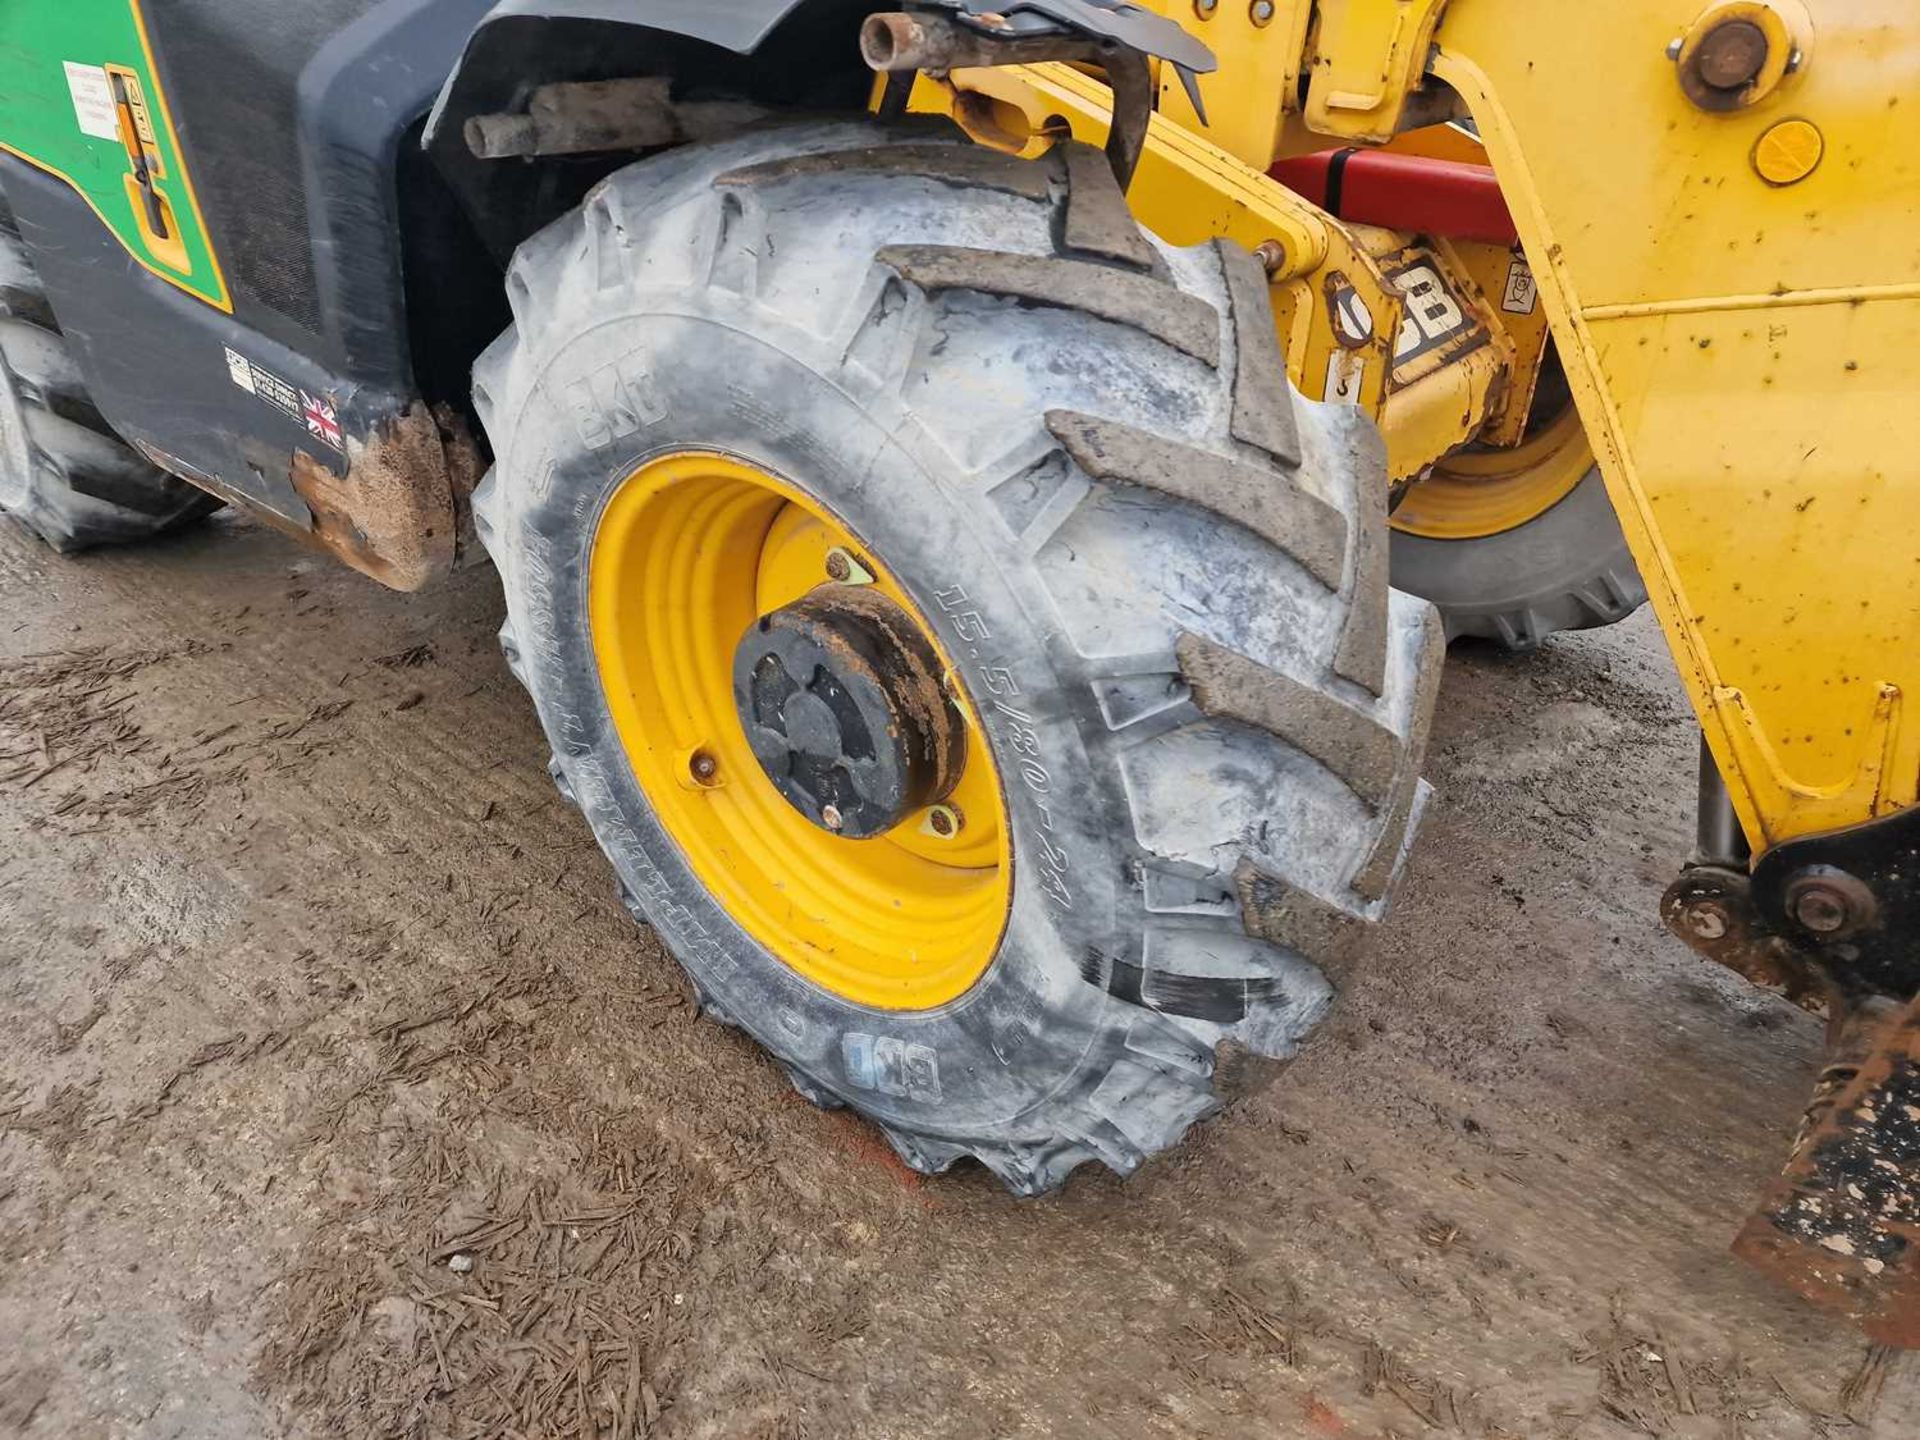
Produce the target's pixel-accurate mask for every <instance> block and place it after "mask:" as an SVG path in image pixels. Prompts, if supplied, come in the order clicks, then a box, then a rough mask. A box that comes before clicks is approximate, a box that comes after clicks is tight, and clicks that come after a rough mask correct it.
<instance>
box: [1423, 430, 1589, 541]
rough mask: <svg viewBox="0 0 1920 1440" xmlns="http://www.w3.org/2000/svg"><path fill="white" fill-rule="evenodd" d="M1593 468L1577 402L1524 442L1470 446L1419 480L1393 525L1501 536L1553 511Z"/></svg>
mask: <svg viewBox="0 0 1920 1440" xmlns="http://www.w3.org/2000/svg"><path fill="white" fill-rule="evenodd" d="M1592 468H1593V451H1592V449H1591V448H1590V447H1589V446H1588V444H1587V436H1586V432H1585V431H1584V430H1582V429H1581V427H1580V415H1579V412H1578V411H1576V410H1575V409H1574V408H1573V407H1572V406H1571V405H1568V406H1567V407H1566V408H1565V409H1563V410H1562V411H1561V412H1560V414H1559V416H1558V417H1557V418H1555V419H1554V420H1553V421H1552V422H1551V423H1550V424H1548V425H1545V426H1542V427H1541V428H1540V429H1539V430H1537V431H1536V432H1535V433H1533V434H1531V435H1529V436H1527V438H1526V439H1524V440H1522V441H1521V442H1520V443H1519V444H1518V445H1515V446H1513V447H1511V448H1509V449H1502V450H1491V449H1488V450H1463V451H1461V452H1459V453H1458V454H1454V455H1449V456H1448V457H1447V458H1446V459H1444V460H1442V461H1441V462H1440V463H1439V464H1438V465H1436V466H1435V467H1434V470H1433V474H1431V475H1429V476H1428V477H1427V478H1426V479H1424V480H1421V481H1418V482H1417V483H1416V484H1415V485H1414V487H1413V488H1412V489H1411V490H1409V491H1408V492H1407V498H1406V499H1404V500H1403V501H1401V502H1400V505H1399V508H1398V509H1396V510H1395V511H1394V512H1393V528H1394V529H1396V530H1399V531H1402V532H1404V533H1406V534H1408V535H1423V536H1425V537H1426V538H1427V539H1429V540H1477V539H1480V538H1481V537H1483V536H1487V535H1499V534H1501V533H1503V532H1505V531H1508V530H1513V529H1516V528H1518V527H1519V526H1521V525H1524V524H1526V523H1527V522H1528V521H1529V520H1532V519H1534V518H1536V517H1537V516H1541V515H1544V514H1546V513H1547V511H1549V510H1551V509H1552V508H1553V507H1554V506H1555V505H1558V504H1559V503H1560V502H1561V501H1562V500H1564V499H1566V498H1567V496H1568V495H1570V494H1572V493H1573V487H1574V486H1576V485H1578V484H1579V483H1580V481H1581V479H1582V477H1584V476H1585V475H1586V473H1587V471H1588V470H1590V469H1592Z"/></svg>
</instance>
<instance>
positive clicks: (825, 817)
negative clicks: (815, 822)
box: [820, 805, 847, 831]
mask: <svg viewBox="0 0 1920 1440" xmlns="http://www.w3.org/2000/svg"><path fill="white" fill-rule="evenodd" d="M820 823H821V824H822V825H824V826H826V827H827V829H829V830H834V831H837V830H839V828H840V827H841V826H842V825H844V824H846V823H847V822H846V817H845V816H843V815H842V814H841V813H840V807H839V806H838V805H823V806H821V807H820Z"/></svg>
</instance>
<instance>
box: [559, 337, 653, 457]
mask: <svg viewBox="0 0 1920 1440" xmlns="http://www.w3.org/2000/svg"><path fill="white" fill-rule="evenodd" d="M565 394H566V397H567V406H568V408H569V409H571V410H572V411H573V419H574V423H575V424H576V425H578V426H579V427H580V439H581V442H582V443H583V444H585V445H587V446H589V447H590V448H592V449H595V450H600V449H604V448H605V447H606V446H608V445H611V444H612V443H613V442H614V441H616V440H620V439H624V438H625V437H626V436H628V435H631V434H633V432H634V431H636V430H638V429H639V428H640V427H641V426H642V425H651V424H653V423H654V422H655V421H656V420H659V419H661V418H662V417H663V416H665V415H666V413H667V407H666V406H664V405H662V404H661V403H660V397H659V395H658V394H656V393H655V391H654V388H653V377H652V376H651V375H649V374H648V373H647V367H646V366H645V365H644V364H642V363H641V360H640V356H639V355H638V354H637V353H635V354H632V355H628V356H627V357H626V358H625V359H622V360H616V361H614V362H613V364H611V365H603V366H601V367H600V368H599V369H598V370H596V371H594V372H593V373H592V374H591V375H589V376H587V377H586V379H584V380H576V381H574V382H573V383H572V384H571V385H569V386H567V388H566V391H565Z"/></svg>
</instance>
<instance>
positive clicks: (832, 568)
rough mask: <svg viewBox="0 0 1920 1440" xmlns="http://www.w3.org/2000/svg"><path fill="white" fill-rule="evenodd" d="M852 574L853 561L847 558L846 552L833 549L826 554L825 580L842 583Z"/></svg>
mask: <svg viewBox="0 0 1920 1440" xmlns="http://www.w3.org/2000/svg"><path fill="white" fill-rule="evenodd" d="M851 574H853V561H852V560H850V559H848V558H847V552H846V551H844V550H839V549H834V550H829V551H828V552H827V578H828V579H829V580H837V581H841V582H844V581H845V580H846V578H847V577H848V576H849V575H851Z"/></svg>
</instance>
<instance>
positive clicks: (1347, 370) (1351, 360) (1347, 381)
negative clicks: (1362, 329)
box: [1320, 350, 1367, 405]
mask: <svg viewBox="0 0 1920 1440" xmlns="http://www.w3.org/2000/svg"><path fill="white" fill-rule="evenodd" d="M1366 378H1367V362H1366V361H1365V360H1364V359H1362V358H1361V357H1360V355H1359V354H1358V353H1357V352H1355V351H1352V350H1335V351H1334V352H1333V353H1332V354H1331V355H1329V356H1327V388H1326V391H1325V392H1324V393H1323V394H1322V395H1321V397H1320V398H1321V399H1322V400H1325V401H1326V402H1327V403H1328V404H1330V405H1358V404H1359V403H1360V386H1361V385H1362V384H1363V383H1364V382H1365V381H1366Z"/></svg>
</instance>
